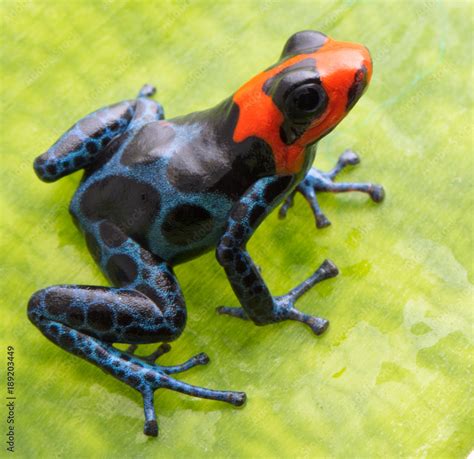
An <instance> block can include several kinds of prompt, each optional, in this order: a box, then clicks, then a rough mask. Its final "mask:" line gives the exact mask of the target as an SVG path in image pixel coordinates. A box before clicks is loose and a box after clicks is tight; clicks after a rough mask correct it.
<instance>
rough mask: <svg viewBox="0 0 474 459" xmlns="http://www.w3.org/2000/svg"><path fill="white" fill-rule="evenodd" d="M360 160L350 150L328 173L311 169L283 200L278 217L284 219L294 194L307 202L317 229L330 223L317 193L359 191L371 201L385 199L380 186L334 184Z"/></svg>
mask: <svg viewBox="0 0 474 459" xmlns="http://www.w3.org/2000/svg"><path fill="white" fill-rule="evenodd" d="M359 162H360V158H359V156H358V155H357V153H355V152H354V151H352V150H346V151H344V153H342V155H341V156H340V157H339V159H338V161H337V164H336V166H335V167H334V168H333V169H332V170H330V171H329V172H322V171H320V170H318V169H315V168H311V170H310V171H309V172H308V174H307V175H306V177H305V178H304V179H303V180H302V181H301V183H299V184H298V186H297V187H296V188H295V190H294V191H293V192H292V193H291V194H290V195H289V196H288V197H287V198H286V199H285V201H284V202H283V205H282V206H281V207H280V211H279V216H280V218H284V217H285V216H286V214H287V212H288V209H289V208H290V207H292V206H293V201H294V197H295V194H296V193H298V192H299V193H301V194H302V195H303V196H304V197H305V199H306V200H307V201H308V203H309V205H310V206H311V209H312V211H313V214H314V216H315V220H316V226H317V227H318V228H324V227H326V226H329V225H330V224H331V222H330V221H329V220H328V218H327V217H326V215H324V213H323V212H322V210H321V207H320V206H319V203H318V199H317V196H316V195H317V193H318V192H332V193H345V192H348V191H360V192H363V193H367V194H368V195H369V196H370V198H371V199H372V201H374V202H382V201H383V199H384V197H385V192H384V189H383V187H382V186H380V185H375V184H373V183H336V182H334V179H335V178H336V176H337V175H338V174H339V172H341V171H342V170H343V169H344V168H345V167H346V166H349V165H356V164H359Z"/></svg>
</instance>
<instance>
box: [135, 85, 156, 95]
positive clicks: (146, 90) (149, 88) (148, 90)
mask: <svg viewBox="0 0 474 459" xmlns="http://www.w3.org/2000/svg"><path fill="white" fill-rule="evenodd" d="M155 93H156V87H155V86H153V85H151V84H148V83H147V84H144V85H143V86H142V89H140V92H139V93H138V97H153V96H154V95H155Z"/></svg>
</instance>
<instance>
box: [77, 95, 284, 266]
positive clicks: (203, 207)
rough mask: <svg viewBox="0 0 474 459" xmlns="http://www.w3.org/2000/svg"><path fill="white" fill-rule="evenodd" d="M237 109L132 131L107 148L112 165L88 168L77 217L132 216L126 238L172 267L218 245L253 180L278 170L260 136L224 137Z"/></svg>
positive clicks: (229, 105) (116, 219)
mask: <svg viewBox="0 0 474 459" xmlns="http://www.w3.org/2000/svg"><path fill="white" fill-rule="evenodd" d="M223 113H226V114H229V115H228V116H227V117H225V116H223V115H222V114H223ZM236 113H237V109H236V105H235V104H234V103H233V102H232V100H227V101H225V102H223V103H222V104H219V106H218V107H216V108H214V109H211V110H207V111H204V112H199V113H194V114H192V115H188V116H186V117H183V118H178V119H175V120H170V121H164V120H159V121H151V122H147V123H145V124H143V125H140V126H139V127H135V128H132V129H129V130H127V131H126V132H125V133H123V134H122V135H121V136H120V137H118V138H117V139H116V140H115V141H114V142H113V143H112V144H111V145H109V147H108V148H107V150H106V151H105V152H104V157H106V158H107V163H106V164H100V165H99V166H98V165H96V164H94V165H92V166H91V167H90V168H88V169H87V170H86V174H85V176H84V179H83V181H82V183H81V186H80V187H79V189H78V191H77V193H76V195H75V196H74V198H73V201H72V205H71V211H72V213H73V215H74V216H75V217H76V221H77V222H78V223H79V225H83V224H84V222H85V223H86V226H88V225H89V224H90V222H89V220H90V219H91V217H92V218H99V216H100V218H104V219H107V220H109V221H111V222H112V223H114V224H116V225H117V226H121V225H123V222H124V221H130V222H131V223H129V225H128V227H127V229H126V233H127V235H128V236H130V237H132V238H133V239H134V240H136V241H139V242H140V245H141V246H142V247H143V248H145V249H146V250H148V251H150V252H151V253H153V254H155V255H157V256H159V257H160V258H161V259H163V260H167V261H169V262H170V263H172V264H176V263H180V262H183V261H186V260H188V259H190V258H194V257H195V256H198V255H200V254H202V253H203V252H205V251H208V250H211V249H213V248H215V247H216V246H217V243H218V241H219V239H220V238H221V236H222V234H223V233H224V231H225V226H226V223H227V220H228V216H229V212H230V210H231V209H232V207H233V205H234V204H235V203H236V202H237V201H238V200H239V199H240V197H241V196H242V195H243V194H244V193H245V191H246V190H247V189H248V188H249V187H250V185H252V184H253V182H254V181H255V180H258V178H260V177H264V176H268V175H273V174H274V173H275V164H274V159H273V157H272V153H271V151H270V149H269V148H265V147H264V146H263V145H262V142H261V141H259V140H258V139H256V138H254V139H250V140H249V141H247V142H244V143H243V144H241V145H239V144H233V143H230V142H228V139H227V138H226V137H223V135H222V134H223V133H228V132H232V131H233V129H234V127H235V124H236V120H237V116H236ZM252 144H253V145H252ZM262 146H263V147H262ZM252 149H253V150H252ZM249 151H250V152H251V153H252V154H250V155H249ZM118 196H120V198H118ZM114 203H117V204H118V205H114ZM82 229H83V230H87V228H82Z"/></svg>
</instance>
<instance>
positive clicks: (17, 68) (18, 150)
mask: <svg viewBox="0 0 474 459" xmlns="http://www.w3.org/2000/svg"><path fill="white" fill-rule="evenodd" d="M1 16H2V20H3V25H2V27H1V38H2V50H1V52H2V56H1V62H2V84H1V88H0V89H1V93H2V133H1V138H0V140H1V149H2V168H1V171H0V173H1V180H2V181H1V183H2V190H1V215H2V223H3V225H2V228H3V231H2V240H1V244H2V254H3V255H4V258H3V268H2V275H1V276H0V282H1V284H2V295H1V300H2V306H1V308H2V309H1V311H2V316H1V322H0V330H1V331H0V334H1V346H2V347H1V349H3V350H2V351H1V352H2V353H3V357H0V358H2V359H3V362H6V350H5V349H6V346H7V345H12V346H14V347H15V378H16V379H15V394H16V397H17V400H16V410H17V411H16V418H15V432H16V433H15V436H16V452H17V454H19V455H20V457H50V456H62V457H78V456H82V457H84V456H93V457H106V456H108V457H118V456H123V457H129V456H130V457H160V458H163V457H193V458H194V457H204V456H208V457H282V458H283V457H285V458H286V457H308V458H309V457H322V456H327V457H341V458H342V457H354V456H357V457H395V456H400V457H459V458H461V457H466V456H467V455H468V454H469V452H470V450H472V448H473V442H472V438H473V425H472V419H473V416H472V415H473V413H472V406H473V397H472V389H471V386H472V376H473V374H472V365H473V347H472V338H473V335H472V295H473V287H472V280H473V264H472V254H473V251H472V249H473V244H472V234H473V228H472V226H473V225H472V223H473V221H472V201H473V200H472V197H473V194H472V182H473V180H472V179H473V173H472V171H473V155H472V152H473V145H472V95H473V91H472V47H471V45H472V30H473V24H472V4H471V3H469V2H438V1H419V2H411V3H410V2H391V1H386V2H367V1H365V2H354V1H352V0H349V1H346V2H328V1H324V2H322V1H321V2H309V1H305V2H302V1H292V2H288V1H286V2H283V1H274V0H264V1H262V2H256V1H248V2H239V1H234V2H211V1H210V0H209V1H200V2H190V1H184V2H158V1H156V2H144V1H130V2H125V1H120V2H112V1H103V2H96V1H76V2H66V1H64V2H53V1H52V0H51V1H46V0H45V1H31V2H30V1H12V0H3V2H2V3H1ZM301 29H316V30H321V31H324V32H325V33H327V34H328V35H330V36H333V37H334V38H336V39H339V40H347V41H356V42H361V43H364V44H365V45H366V46H368V48H369V49H370V50H371V52H372V55H373V58H374V76H373V79H372V84H371V88H370V89H369V91H368V92H367V94H366V95H365V96H364V97H363V98H362V100H361V101H360V102H359V103H358V105H357V106H356V108H355V109H354V110H353V112H352V113H351V115H350V116H349V117H348V119H347V120H346V121H344V122H343V123H342V124H341V125H340V126H339V127H338V128H337V130H335V131H334V132H333V133H332V134H331V135H330V136H329V137H328V138H326V139H324V141H322V142H321V144H320V147H319V151H318V159H317V164H318V166H319V167H320V168H323V169H328V168H330V167H331V166H332V165H333V164H334V163H335V161H336V159H337V157H338V155H339V153H340V152H341V151H342V150H343V149H344V148H347V147H352V148H354V149H355V150H357V151H358V152H359V153H360V155H361V157H362V164H361V165H360V166H357V167H356V168H353V169H352V170H351V171H348V172H347V173H345V174H344V177H341V179H344V178H346V179H350V180H353V181H369V180H370V181H375V182H378V183H382V184H383V185H384V186H385V188H386V190H387V199H386V201H385V202H384V203H383V204H381V205H376V204H374V203H372V202H370V201H368V199H367V197H366V196H360V195H355V194H352V195H338V196H321V198H320V203H321V205H322V207H323V209H324V210H325V212H326V214H327V215H328V217H329V218H330V220H331V221H332V223H333V225H332V226H331V227H329V228H327V229H324V230H316V228H315V227H314V221H313V217H312V215H311V213H310V210H309V208H308V206H307V204H306V203H305V202H304V200H303V199H302V198H300V197H299V198H297V200H296V205H295V207H294V208H293V209H292V210H291V211H290V212H289V215H288V217H287V219H286V220H284V221H279V220H278V219H277V216H276V215H275V214H273V215H271V216H270V217H269V218H268V219H267V221H266V222H265V223H264V224H263V226H262V227H261V228H260V229H259V231H258V232H257V234H256V235H255V237H254V238H253V239H252V240H251V243H250V245H249V250H250V252H251V254H252V255H253V256H254V257H255V260H256V262H257V263H258V264H259V265H260V266H261V267H262V269H263V275H264V277H265V279H266V280H267V282H268V284H269V286H270V288H271V289H272V291H273V292H274V293H275V294H282V293H285V292H286V291H288V290H289V289H290V288H292V287H293V286H295V285H296V284H297V283H299V282H300V281H301V280H303V279H304V278H306V277H307V276H308V275H309V274H311V273H312V272H313V270H314V269H315V268H316V267H317V266H318V265H319V264H320V263H321V262H322V261H323V260H324V259H325V258H330V259H332V260H334V262H335V263H336V264H337V265H338V267H339V268H340V271H341V274H340V275H339V276H338V277H337V278H336V279H332V280H328V281H326V282H324V283H323V284H320V285H318V286H317V287H316V288H315V289H313V290H312V291H311V292H309V293H308V294H306V295H305V297H304V298H302V299H301V301H300V302H299V304H298V306H299V307H300V308H301V309H302V310H303V311H306V312H309V313H313V314H319V315H321V316H323V317H326V318H328V319H329V320H330V321H331V326H330V328H329V330H328V331H327V333H325V334H324V335H323V336H321V337H319V338H318V337H315V336H314V335H312V334H311V332H310V330H309V329H308V328H307V327H305V326H303V325H301V324H298V323H283V324H278V325H274V326H268V327H255V326H253V325H252V324H250V323H245V322H242V321H239V320H236V319H232V318H229V317H223V316H217V315H216V314H215V311H214V309H215V307H216V306H218V305H220V304H226V305H237V301H236V298H235V297H234V295H233V293H232V291H231V288H230V286H229V284H228V282H227V280H226V277H225V275H224V272H223V271H222V269H221V268H220V267H219V266H218V264H217V263H216V262H215V260H214V256H213V254H212V253H211V254H208V255H206V256H204V257H202V258H200V259H197V260H194V261H193V262H191V263H188V264H185V265H182V266H179V267H178V268H177V274H178V278H179V280H180V282H181V284H182V286H183V290H184V293H185V296H186V300H187V304H188V308H189V322H188V326H187V328H186V330H185V333H184V334H183V336H182V337H181V338H180V339H179V340H178V341H177V342H176V343H175V344H174V346H173V350H172V352H170V353H169V354H167V355H166V356H164V357H163V358H162V362H163V363H165V364H172V363H178V362H182V361H184V360H185V359H187V358H188V357H190V356H191V355H193V354H196V353H198V352H201V351H205V352H207V353H208V354H209V355H210V357H211V363H210V365H208V366H207V367H203V368H198V369H195V370H192V371H190V372H189V374H185V375H183V380H186V381H188V382H191V383H193V384H198V385H205V386H208V387H215V388H220V389H236V390H244V391H245V392H247V394H248V402H247V405H246V406H245V407H244V408H242V409H235V408H233V407H230V406H226V405H223V404H220V403H218V402H211V401H206V400H198V399H191V398H190V397H187V396H184V395H179V394H176V393H171V392H169V391H159V392H158V394H157V397H156V407H157V412H158V417H159V425H160V437H159V439H148V438H146V437H145V436H144V435H143V434H142V427H143V415H142V401H141V398H140V396H139V394H138V393H136V392H134V391H132V390H131V389H130V388H128V387H127V386H125V385H124V384H122V383H120V382H118V381H116V380H114V379H112V378H111V377H109V376H106V375H105V374H104V373H103V372H102V371H100V370H99V369H97V368H95V367H93V366H92V365H90V364H88V363H87V362H84V361H82V360H79V359H77V358H76V357H73V356H71V355H69V354H67V353H66V352H64V351H63V350H61V349H59V348H58V347H55V346H54V345H53V344H52V343H50V342H49V341H47V340H46V339H45V338H44V337H43V336H42V335H41V333H40V332H39V331H38V330H37V329H35V328H34V327H33V326H32V325H31V324H30V323H29V321H28V320H27V317H26V304H27V301H28V299H29V297H30V295H31V294H32V293H33V292H34V291H35V290H37V289H40V288H43V287H45V286H48V285H52V284H60V283H79V284H81V283H82V284H96V285H105V280H104V278H103V276H102V274H101V273H100V272H99V270H98V268H97V267H96V266H95V265H94V263H93V261H92V259H91V258H90V256H89V254H88V253H87V250H86V247H85V244H84V241H83V240H82V237H81V235H80V234H79V233H78V232H77V230H76V229H75V227H74V226H73V225H72V222H71V220H70V217H69V215H68V212H67V206H68V201H69V199H70V196H71V195H72V194H73V193H74V190H75V188H76V186H77V183H78V181H79V178H80V175H79V174H74V175H72V176H69V177H66V178H64V179H63V180H61V181H59V182H57V183H54V184H44V183H41V182H40V181H39V180H37V179H36V177H35V175H34V173H33V169H32V161H33V159H34V158H35V157H36V156H37V155H38V154H40V153H42V152H43V151H45V150H46V149H47V148H48V147H49V146H50V145H51V144H52V143H53V142H54V141H55V140H56V139H57V138H58V137H59V136H60V135H61V134H62V133H63V132H64V131H65V130H66V129H67V128H68V127H69V126H70V125H71V124H73V123H74V122H75V121H77V120H78V119H79V118H80V117H82V116H84V115H85V114H87V113H89V112H90V111H92V110H94V109H96V108H98V107H101V106H104V105H107V104H110V103H113V102H115V101H120V100H123V99H127V98H132V97H134V96H135V94H136V93H137V91H138V89H139V88H140V87H141V85H142V84H143V83H146V82H149V83H153V84H156V85H157V86H158V95H157V98H158V99H159V100H160V101H161V102H162V103H163V105H164V106H165V109H166V113H167V117H173V116H177V115H181V114H185V113H188V112H190V111H194V110H200V109H204V108H207V107H209V106H212V105H214V104H216V103H218V102H219V101H220V100H222V99H223V98H225V97H227V96H229V95H230V94H231V93H232V92H233V91H234V90H235V89H236V88H238V87H239V85H240V84H242V83H243V82H245V81H246V80H247V79H249V78H250V77H251V76H252V75H254V74H256V73H257V72H260V71H261V70H263V69H265V68H266V67H268V66H269V65H271V64H272V63H273V62H275V60H276V58H277V57H278V56H279V54H280V52H281V49H282V47H283V45H284V43H285V41H286V39H287V38H288V37H289V36H290V35H291V34H292V33H293V32H295V31H297V30H301ZM151 349H152V347H151V346H148V347H145V346H144V347H143V349H141V352H145V351H147V350H151ZM2 368H3V370H2V375H3V374H4V370H5V368H6V366H5V363H4V364H3V365H2ZM2 381H3V376H2ZM5 387H6V386H5V384H4V383H3V382H2V385H1V393H2V397H3V396H4V393H5V391H6V389H5ZM2 404H3V403H2ZM6 416H7V413H6V408H4V409H3V410H2V414H1V417H0V419H2V424H1V425H2V429H1V431H2V432H5V431H6V430H5V429H6V425H7V424H6ZM3 419H5V421H3ZM2 438H4V437H2ZM2 448H5V443H4V441H2Z"/></svg>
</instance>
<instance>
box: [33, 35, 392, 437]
mask: <svg viewBox="0 0 474 459" xmlns="http://www.w3.org/2000/svg"><path fill="white" fill-rule="evenodd" d="M371 76H372V61H371V58H370V54H369V52H368V50H367V49H366V48H365V47H364V46H361V45H357V44H353V43H346V42H338V41H335V40H332V39H330V38H328V37H327V36H326V35H324V34H322V33H320V32H314V31H304V32H298V33H296V34H294V35H293V36H292V37H290V39H289V40H288V41H287V43H286V45H285V47H284V49H283V53H282V55H281V57H280V60H279V61H278V63H277V64H275V65H273V66H272V67H270V68H268V69H267V70H265V71H263V72H262V73H260V74H258V75H257V76H255V77H254V78H252V79H251V80H250V81H248V82H247V83H246V84H244V85H243V86H242V87H241V88H240V89H238V90H237V91H236V92H235V94H233V95H232V96H231V97H229V98H228V99H226V100H224V101H223V102H222V103H220V104H218V105H217V106H216V107H214V108H211V109H208V110H205V111H201V112H197V113H191V114H189V115H186V116H181V117H178V118H174V119H170V120H166V121H165V120H164V111H163V108H162V106H161V105H160V104H159V103H157V102H155V101H153V100H152V99H151V96H152V95H153V94H154V92H155V90H154V88H153V87H151V86H149V85H145V86H144V87H143V88H142V90H141V91H140V93H139V95H138V97H137V98H136V99H133V100H126V101H123V102H119V103H117V104H114V105H111V106H109V107H105V108H103V109H100V110H97V111H96V112H93V113H91V114H90V115H88V116H86V117H85V118H83V119H81V120H80V121H78V122H77V123H76V124H74V125H73V126H72V127H71V128H70V129H69V130H68V131H67V132H66V133H65V134H63V136H62V137H61V138H60V139H59V140H58V141H57V142H56V143H55V144H54V145H53V146H52V147H51V148H50V149H49V150H48V151H47V152H46V153H44V154H43V155H41V156H39V157H38V158H37V159H36V160H35V163H34V168H35V171H36V173H37V175H38V176H39V177H40V178H41V179H42V180H44V181H46V182H51V181H55V180H57V179H59V178H61V177H63V176H65V175H68V174H70V173H72V172H75V171H77V170H79V169H84V174H83V177H82V180H81V182H80V184H79V187H78V189H77V191H76V193H75V195H74V197H73V198H72V201H71V205H70V212H71V214H72V217H73V220H74V222H75V223H76V225H77V226H78V228H79V229H80V230H81V231H82V232H83V234H84V237H85V240H86V243H87V247H88V248H89V250H90V252H91V254H92V256H93V258H94V259H95V261H96V262H97V264H98V265H99V266H100V268H101V269H102V271H103V272H104V274H105V275H106V276H107V278H108V279H109V281H110V283H111V284H112V287H102V286H92V285H86V286H84V285H55V286H51V287H47V288H45V289H43V290H40V291H38V292H36V293H35V294H34V295H33V296H32V297H31V299H30V302H29V305H28V316H29V318H30V320H31V321H32V322H33V323H34V324H35V325H36V326H37V327H38V328H39V329H40V330H41V332H42V333H43V334H44V335H45V336H46V337H47V338H48V339H50V340H51V341H53V342H54V343H56V344H57V345H59V346H60V347H62V348H63V349H65V350H66V351H68V352H70V353H72V354H75V355H78V356H79V357H81V358H83V359H85V360H87V361H89V362H91V363H93V364H94V365H97V366H99V367H100V368H102V369H103V370H105V371H106V372H108V373H109V374H111V375H112V376H113V377H115V378H117V379H119V380H121V381H123V382H125V383H126V384H128V385H129V386H131V387H132V388H134V389H136V390H138V391H139V392H140V393H141V394H142V395H143V399H144V409H145V429H144V431H145V434H147V435H152V436H156V435H157V434H158V424H157V421H156V415H155V411H154V406H153V394H154V391H155V390H156V389H158V388H167V389H171V390H175V391H179V392H183V393H186V394H190V395H193V396H196V397H202V398H209V399H216V400H221V401H225V402H228V403H232V404H234V405H241V404H243V403H244V401H245V397H246V396H245V394H244V393H243V392H233V391H219V390H213V389H205V388H202V387H196V386H191V385H189V384H186V383H184V382H182V381H180V380H178V379H175V378H174V377H172V376H171V375H172V374H175V373H179V372H182V371H185V370H188V369H189V368H192V367H193V366H195V365H201V364H205V363H207V362H208V361H209V359H208V357H207V356H206V355H205V354H199V355H197V356H194V357H192V358H191V359H190V360H188V361H187V362H185V363H183V364H181V365H174V366H164V365H158V364H156V363H155V361H156V359H157V358H158V357H159V356H160V355H161V354H163V353H164V352H167V351H169V349H170V346H169V344H168V343H169V342H170V341H173V340H175V339H176V338H178V337H179V336H180V335H181V333H182V331H183V330H184V328H185V324H186V316H187V313H186V305H185V301H184V297H183V294H182V292H181V289H180V286H179V283H178V281H177V279H176V276H175V273H174V270H173V267H174V266H175V265H176V264H178V263H182V262H185V261H187V260H190V259H192V258H195V257H197V256H199V255H201V254H202V253H204V252H207V251H209V250H212V249H215V250H216V256H217V260H218V262H219V263H220V264H221V265H222V266H223V267H224V269H225V272H226V274H227V277H228V279H229V282H230V284H231V286H232V288H233V290H234V292H235V294H236V296H237V299H238V300H239V302H240V304H241V308H232V307H220V308H218V312H220V313H222V314H228V315H231V316H235V317H239V318H241V319H248V320H251V321H253V322H254V323H255V324H256V325H266V324H271V323H275V322H280V321H283V320H296V321H300V322H303V323H305V324H307V325H309V326H310V327H311V329H312V330H313V332H314V333H315V334H317V335H319V334H321V333H323V332H324V331H325V330H326V328H327V327H328V324H329V322H328V321H327V320H326V319H322V318H320V317H314V316H310V315H308V314H305V313H303V312H301V311H299V310H298V309H296V307H295V302H296V300H297V299H298V298H299V297H300V296H301V295H303V294H304V293H305V292H306V291H308V290H309V289H310V288H311V287H312V286H314V285H315V284H316V283H318V282H320V281H322V280H324V279H327V278H330V277H334V276H335V275H336V274H337V268H336V266H335V265H334V264H333V263H332V262H331V261H329V260H325V261H324V262H323V263H322V264H321V266H320V267H319V268H318V269H317V270H316V272H315V273H314V274H313V275H312V276H310V277H309V278H308V279H306V280H305V281H304V282H302V283H301V284H300V285H298V286H297V287H295V288H294V289H293V290H291V291H290V292H289V293H287V294H286V295H282V296H273V295H272V294H271V293H270V291H269V289H268V287H267V285H266V284H265V282H264V281H263V278H262V275H261V273H260V271H259V269H258V268H257V267H256V265H255V264H254V262H253V261H252V259H251V257H250V255H249V253H248V252H247V250H246V244H247V242H248V240H249V239H250V238H251V236H252V234H253V233H254V231H255V230H256V229H257V228H258V226H259V225H260V223H261V222H262V221H263V220H264V218H265V217H266V216H267V215H268V214H269V213H270V212H271V211H272V210H273V209H275V208H276V207H277V206H279V205H280V204H283V205H282V207H281V209H280V216H285V215H286V212H287V210H288V208H289V207H290V206H291V204H292V202H293V197H294V195H295V193H297V192H301V193H302V194H303V195H304V196H305V197H306V199H307V200H308V201H309V203H310V205H311V207H312V209H313V212H314V214H315V216H316V223H317V226H318V227H324V226H327V225H328V224H329V221H328V219H327V218H326V217H325V216H324V214H323V213H322V212H321V210H320V208H319V205H318V202H317V200H316V193H317V192H326V191H333V192H344V191H362V192H366V193H368V194H369V195H370V197H371V198H372V200H374V201H376V202H379V201H382V199H383V197H384V192H383V188H382V187H380V186H378V185H373V184H370V183H366V184H357V183H335V182H334V181H333V179H334V177H335V176H336V175H337V174H338V172H339V171H340V170H341V169H342V168H343V167H345V166H346V165H348V164H357V163H358V161H359V159H358V156H357V155H356V154H355V153H354V152H352V151H350V150H346V151H345V152H344V153H343V154H342V155H341V157H340V158H339V160H338V163H337V165H336V166H335V168H334V169H333V170H332V171H330V172H321V171H319V170H317V169H314V168H311V165H312V163H313V160H314V156H315V152H316V145H317V142H318V141H319V140H320V139H322V138H323V137H324V136H325V135H327V134H328V133H329V132H331V130H333V129H334V128H335V127H336V126H337V125H338V124H339V123H340V121H341V120H342V119H343V118H344V117H345V116H346V115H347V113H348V112H349V111H350V110H351V109H352V107H353V106H354V104H355V103H356V102H357V101H358V99H359V98H360V97H361V95H362V94H363V92H364V91H365V89H366V87H367V85H368V83H369V82H370V78H371ZM203 281H205V279H203ZM113 343H127V344H129V345H130V348H129V349H128V350H127V351H121V350H119V349H117V348H115V347H114V346H113ZM147 343H162V344H161V345H160V346H159V348H158V349H157V351H156V352H154V353H153V354H151V355H150V356H147V357H143V356H137V355H136V354H135V353H134V351H135V349H136V347H137V345H139V344H147Z"/></svg>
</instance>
